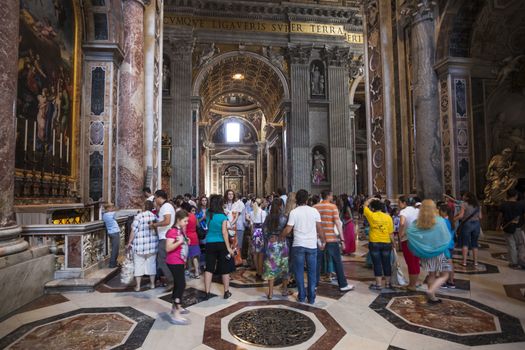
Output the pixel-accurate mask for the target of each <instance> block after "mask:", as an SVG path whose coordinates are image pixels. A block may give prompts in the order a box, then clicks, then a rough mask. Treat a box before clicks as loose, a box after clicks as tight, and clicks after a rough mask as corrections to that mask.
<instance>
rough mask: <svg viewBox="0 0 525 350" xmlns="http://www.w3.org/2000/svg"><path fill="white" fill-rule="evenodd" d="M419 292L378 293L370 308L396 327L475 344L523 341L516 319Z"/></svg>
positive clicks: (524, 336) (464, 301)
mask: <svg viewBox="0 0 525 350" xmlns="http://www.w3.org/2000/svg"><path fill="white" fill-rule="evenodd" d="M439 297H440V298H441V300H442V302H441V303H440V304H430V303H429V302H428V300H427V298H426V296H425V295H424V294H423V293H403V294H394V295H389V294H381V295H380V296H378V297H377V299H376V300H375V301H374V302H373V303H372V304H371V305H370V308H372V309H373V310H375V311H376V312H377V313H378V314H380V315H381V316H383V317H384V318H385V319H387V320H388V321H389V322H391V323H392V324H393V325H395V326H396V327H398V328H400V329H405V330H409V331H412V332H416V333H420V334H424V335H429V336H432V337H435V338H441V339H445V340H448V341H453V342H456V343H460V344H465V345H470V346H475V345H484V344H494V343H507V342H520V341H525V332H524V331H523V328H522V326H521V323H520V320H519V319H517V318H515V317H513V316H510V315H507V314H505V313H503V312H501V311H498V310H496V309H493V308H491V307H489V306H487V305H484V304H481V303H478V302H475V301H473V300H470V299H464V298H457V297H453V296H443V295H442V296H439Z"/></svg>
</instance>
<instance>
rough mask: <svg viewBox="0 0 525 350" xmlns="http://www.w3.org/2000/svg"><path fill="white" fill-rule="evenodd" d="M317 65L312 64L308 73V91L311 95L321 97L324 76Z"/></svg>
mask: <svg viewBox="0 0 525 350" xmlns="http://www.w3.org/2000/svg"><path fill="white" fill-rule="evenodd" d="M319 66H320V65H319V64H316V63H314V64H312V70H311V71H310V90H311V94H312V95H316V96H323V95H324V74H323V70H322V68H320V67H319Z"/></svg>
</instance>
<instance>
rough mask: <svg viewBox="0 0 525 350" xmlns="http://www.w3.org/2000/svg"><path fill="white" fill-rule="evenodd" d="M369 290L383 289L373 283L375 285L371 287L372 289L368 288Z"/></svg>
mask: <svg viewBox="0 0 525 350" xmlns="http://www.w3.org/2000/svg"><path fill="white" fill-rule="evenodd" d="M368 289H370V290H381V289H383V288H381V286H380V285H379V284H375V283H373V284H371V285H370V287H368Z"/></svg>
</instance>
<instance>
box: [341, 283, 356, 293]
mask: <svg viewBox="0 0 525 350" xmlns="http://www.w3.org/2000/svg"><path fill="white" fill-rule="evenodd" d="M351 290H354V286H353V285H351V284H348V285H347V286H346V287H343V288H339V291H341V292H348V291H351Z"/></svg>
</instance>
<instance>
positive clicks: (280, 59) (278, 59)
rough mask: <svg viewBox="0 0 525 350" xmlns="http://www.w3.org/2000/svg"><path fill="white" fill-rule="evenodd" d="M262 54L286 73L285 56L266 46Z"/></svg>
mask: <svg viewBox="0 0 525 350" xmlns="http://www.w3.org/2000/svg"><path fill="white" fill-rule="evenodd" d="M262 54H263V56H264V57H266V58H267V59H268V60H269V61H270V62H271V63H272V64H273V65H274V66H276V67H277V68H279V69H280V70H282V71H284V56H283V55H279V54H277V53H275V52H274V51H273V49H272V47H271V46H265V47H263V48H262Z"/></svg>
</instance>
